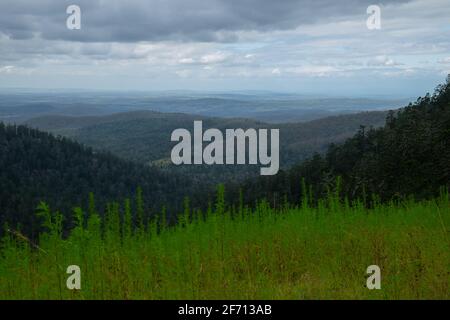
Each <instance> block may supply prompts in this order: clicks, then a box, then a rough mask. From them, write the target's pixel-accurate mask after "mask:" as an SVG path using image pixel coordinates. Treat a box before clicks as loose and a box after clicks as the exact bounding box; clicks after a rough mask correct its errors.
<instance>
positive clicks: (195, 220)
mask: <svg viewBox="0 0 450 320" xmlns="http://www.w3.org/2000/svg"><path fill="white" fill-rule="evenodd" d="M138 200H139V199H138ZM307 203H308V201H307V199H304V201H302V205H289V204H286V205H285V206H284V208H282V209H272V208H270V207H269V205H268V204H267V203H265V202H264V201H263V202H261V203H260V204H259V205H258V206H257V207H256V208H255V209H248V208H245V207H242V206H240V207H238V208H229V207H228V206H226V205H225V203H224V200H223V190H219V196H218V200H217V202H216V203H215V204H214V205H213V206H212V207H211V209H210V210H208V212H204V213H200V212H192V211H191V210H190V209H189V205H188V203H187V201H186V204H185V212H184V214H183V215H182V216H181V217H180V219H179V221H178V224H177V225H176V226H171V227H165V225H166V223H165V221H164V214H161V215H159V216H160V218H159V219H155V220H153V221H150V222H149V223H148V225H147V223H142V221H139V217H140V215H141V214H142V212H141V209H140V207H141V205H140V204H139V201H138V203H137V204H135V203H134V201H133V203H131V202H130V201H129V200H126V201H125V203H122V204H118V203H116V204H111V205H110V206H108V209H107V214H106V216H105V217H104V218H100V216H99V215H98V214H97V213H96V210H95V208H94V205H93V203H92V202H91V204H92V205H91V206H90V208H89V210H87V212H83V211H82V210H81V209H80V208H77V209H75V210H74V219H75V221H76V222H77V225H78V226H77V227H76V228H74V229H73V230H72V231H71V232H70V234H69V235H67V236H64V237H63V236H62V221H61V216H60V215H59V214H58V213H54V212H51V211H50V209H49V208H48V207H47V206H45V205H44V204H41V206H40V207H39V210H38V211H39V214H40V215H41V217H42V220H43V223H44V225H45V227H46V229H47V232H45V233H43V234H42V235H41V236H40V239H39V241H38V242H37V243H34V242H32V241H30V240H29V239H27V238H25V237H24V236H23V235H21V234H20V233H19V232H17V231H14V230H11V229H9V232H8V233H7V236H5V237H4V238H3V239H2V241H1V248H0V299H449V298H450V242H449V241H450V240H449V236H450V235H449V225H450V206H449V204H450V202H449V197H448V194H447V193H442V195H441V197H440V198H437V199H434V200H429V201H421V202H417V201H414V200H408V201H403V202H399V203H390V204H378V205H374V206H372V208H370V209H367V208H365V206H364V205H363V204H362V203H359V202H356V203H352V204H351V205H350V204H348V203H347V202H346V201H342V200H339V199H338V198H337V197H335V196H330V197H329V198H328V199H327V200H323V201H320V202H319V203H318V204H316V205H314V206H310V205H308V204H307ZM131 207H133V208H134V207H136V210H132V209H131ZM136 219H137V221H138V223H137V227H133V225H134V223H132V221H136ZM373 264H375V265H378V266H380V268H381V290H368V289H367V288H366V279H367V276H368V275H367V274H366V269H367V267H368V266H369V265H373ZM69 265H78V266H79V267H80V268H81V290H69V289H67V287H66V280H67V277H68V276H69V275H68V274H66V268H67V267H68V266H69Z"/></svg>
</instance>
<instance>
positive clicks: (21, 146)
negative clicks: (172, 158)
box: [0, 123, 202, 235]
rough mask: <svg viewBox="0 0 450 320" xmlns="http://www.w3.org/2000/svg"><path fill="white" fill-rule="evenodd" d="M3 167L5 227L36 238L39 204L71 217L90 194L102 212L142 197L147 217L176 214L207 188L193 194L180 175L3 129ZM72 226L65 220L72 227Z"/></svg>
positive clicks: (19, 129)
mask: <svg viewBox="0 0 450 320" xmlns="http://www.w3.org/2000/svg"><path fill="white" fill-rule="evenodd" d="M0 167H1V171H0V188H1V190H2V191H1V193H0V208H1V211H0V223H1V224H2V225H3V224H4V223H5V222H6V221H8V223H9V224H10V225H14V226H16V225H20V229H21V230H22V231H23V232H24V233H26V234H31V235H33V234H35V233H36V232H37V231H38V225H39V224H40V222H38V221H36V218H35V215H34V212H35V209H36V207H37V205H38V204H39V202H40V201H46V202H47V203H48V204H49V205H50V206H51V208H54V209H55V210H60V211H61V212H64V213H66V214H71V211H72V207H74V206H75V205H79V204H84V205H86V206H87V203H88V199H89V193H91V192H92V193H93V194H95V198H96V202H97V205H98V206H99V207H104V206H105V205H106V203H107V202H110V201H112V200H119V199H124V198H125V197H136V196H138V195H139V196H140V197H143V198H145V199H146V201H145V204H144V205H145V208H143V209H144V210H143V211H145V212H146V213H147V214H149V213H150V212H154V211H156V210H158V211H159V210H161V208H162V206H163V205H169V206H170V208H169V209H171V210H170V211H171V212H173V211H176V210H178V207H177V205H180V204H181V203H182V199H183V197H184V196H186V195H189V193H190V192H191V190H193V189H195V190H198V191H200V190H201V188H202V186H201V185H197V186H195V188H194V187H193V185H192V181H191V179H189V178H187V177H184V176H181V175H177V174H169V173H167V172H162V171H161V170H158V169H157V168H153V167H148V166H144V165H140V164H136V163H132V162H129V161H125V160H121V159H119V158H117V157H116V156H113V155H111V154H108V153H102V152H96V151H93V150H92V149H91V148H88V147H85V146H83V145H81V144H79V143H77V142H74V141H71V140H69V139H67V138H64V137H55V136H53V135H52V134H49V133H46V132H41V131H39V130H35V129H30V128H28V127H26V126H15V125H5V124H3V123H0ZM138 188H139V192H138ZM71 220H72V219H71V217H70V218H69V217H67V219H65V223H66V225H67V227H70V222H71ZM2 229H3V228H2Z"/></svg>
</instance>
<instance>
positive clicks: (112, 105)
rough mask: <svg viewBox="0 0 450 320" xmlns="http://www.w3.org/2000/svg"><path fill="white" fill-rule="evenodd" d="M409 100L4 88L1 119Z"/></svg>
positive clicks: (290, 111)
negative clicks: (46, 90) (51, 90)
mask: <svg viewBox="0 0 450 320" xmlns="http://www.w3.org/2000/svg"><path fill="white" fill-rule="evenodd" d="M409 101H410V99H384V98H345V97H341V98H332V97H316V96H304V95H296V94H281V93H270V92H257V93H255V92H247V93H210V94H206V93H205V94H200V93H190V92H162V93H139V92H135V93H111V92H90V91H86V92H60V91H56V92H47V93H37V92H15V91H11V92H4V91H1V92H0V120H2V121H6V122H10V123H11V122H14V123H22V122H24V121H26V120H29V119H31V118H34V117H37V116H44V115H66V116H67V115H69V116H94V115H109V114H113V113H118V112H129V111H138V110H146V111H158V112H164V113H169V112H172V113H187V114H193V115H199V116H208V117H223V118H236V117H237V118H250V119H255V120H259V121H265V122H271V123H279V122H304V121H310V120H314V119H319V118H323V117H327V116H334V115H339V114H350V113H356V112H360V111H374V110H388V109H397V108H400V107H402V106H404V105H406V104H407V103H408V102H409Z"/></svg>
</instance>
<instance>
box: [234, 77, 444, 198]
mask: <svg viewBox="0 0 450 320" xmlns="http://www.w3.org/2000/svg"><path fill="white" fill-rule="evenodd" d="M336 182H339V185H340V186H339V187H340V190H341V191H340V192H342V196H345V197H347V198H348V199H349V200H352V199H356V198H359V199H364V200H365V201H366V202H367V203H370V202H371V201H372V200H374V199H373V198H372V197H373V195H377V196H376V199H375V200H376V201H389V200H395V199H399V198H405V197H410V196H412V197H415V198H416V199H424V198H430V197H433V196H436V195H437V194H438V193H439V189H440V187H444V186H447V187H450V76H449V77H448V78H447V81H446V83H445V84H442V85H439V86H438V87H437V88H436V90H435V92H434V93H433V94H432V95H430V94H426V95H425V96H424V97H419V98H418V99H417V101H416V102H415V103H410V104H409V105H408V106H407V107H405V108H402V109H400V110H397V111H391V112H389V114H388V116H387V119H386V124H385V126H384V127H382V128H366V127H364V126H361V128H360V130H359V131H358V133H357V134H355V135H354V136H353V137H352V138H350V139H348V140H346V141H345V143H343V144H340V145H338V144H332V145H331V146H330V147H329V149H328V151H327V152H326V153H325V154H324V155H320V154H316V155H314V156H313V157H312V158H310V159H308V160H307V161H305V162H303V163H301V164H299V165H297V166H295V167H293V168H292V169H290V170H285V171H281V172H279V173H278V174H277V175H276V176H273V177H260V178H258V179H256V180H253V181H247V182H245V183H243V184H242V185H230V186H229V187H228V190H233V192H231V193H230V194H229V196H230V201H231V200H232V199H236V198H238V193H239V190H242V192H243V198H244V200H245V201H246V202H248V203H250V204H251V203H255V201H256V200H257V199H262V198H266V199H268V200H270V201H271V203H272V204H273V205H277V204H282V203H283V202H284V201H289V202H294V203H295V202H298V201H299V200H300V199H301V198H302V195H304V194H308V195H309V194H310V195H312V196H313V198H314V199H320V198H323V197H326V196H327V194H329V193H330V192H333V190H334V189H335V186H336Z"/></svg>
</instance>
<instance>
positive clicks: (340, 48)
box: [0, 0, 450, 97]
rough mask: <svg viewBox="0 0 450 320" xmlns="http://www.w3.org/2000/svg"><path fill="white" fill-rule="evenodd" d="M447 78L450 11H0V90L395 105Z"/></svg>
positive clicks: (314, 6)
mask: <svg viewBox="0 0 450 320" xmlns="http://www.w3.org/2000/svg"><path fill="white" fill-rule="evenodd" d="M71 4H75V5H78V6H79V7H80V8H81V29H80V30H69V29H68V28H67V26H66V20H67V18H68V16H69V15H68V14H67V13H66V8H67V7H68V6H69V5H71ZM372 4H376V5H379V6H380V8H381V29H379V30H369V29H368V28H367V26H366V20H367V18H368V17H369V15H368V14H367V12H366V11H367V7H368V6H369V5H372ZM449 73H450V0H412V1H406V0H405V1H399V0H396V1H392V0H391V1H387V0H386V1H381V2H377V1H373V0H367V1H366V0H349V1H337V0H323V1H320V0H282V1H273V0H150V1H149V0H146V1H144V0H127V1H119V0H78V1H75V0H71V1H65V0H39V1H35V0H1V2H0V88H8V87H27V88H72V89H74V88H89V89H114V90H116V89H120V90H134V89H135V90H178V89H184V90H197V91H211V90H214V91H234V90H270V91H290V92H298V93H305V94H308V93H313V94H327V95H347V96H349V95H359V96H360V95H390V96H398V97H406V96H417V95H421V94H423V93H424V92H425V91H429V90H432V89H433V88H434V87H435V85H437V84H438V83H441V82H443V81H444V79H445V77H446V75H447V74H449Z"/></svg>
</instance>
